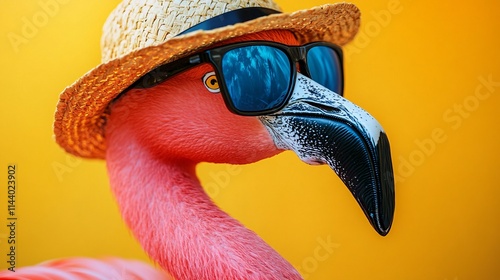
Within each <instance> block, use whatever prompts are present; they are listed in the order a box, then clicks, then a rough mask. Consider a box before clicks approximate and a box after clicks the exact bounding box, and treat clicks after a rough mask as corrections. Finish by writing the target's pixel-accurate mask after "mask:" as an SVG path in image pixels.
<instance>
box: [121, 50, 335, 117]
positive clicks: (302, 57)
mask: <svg viewBox="0 0 500 280" xmlns="http://www.w3.org/2000/svg"><path fill="white" fill-rule="evenodd" d="M247 46H270V47H274V48H277V49H279V50H281V51H283V53H285V54H286V56H287V57H288V59H289V61H290V71H291V73H290V81H289V83H290V84H289V86H288V92H287V94H286V97H285V98H284V100H283V102H282V104H280V105H279V106H276V107H275V108H271V109H268V110H261V111H241V110H239V109H237V108H236V107H235V106H234V104H233V102H232V100H231V97H230V94H229V92H228V91H227V87H226V83H225V80H224V75H223V73H222V58H223V56H224V54H226V53H227V52H229V51H231V50H233V49H237V48H241V47H247ZM317 46H326V47H329V48H330V49H332V50H333V51H334V52H335V54H336V55H337V56H338V59H339V66H340V69H339V73H340V81H339V83H340V92H338V93H337V94H339V95H343V92H344V69H343V67H344V66H343V65H344V62H343V53H342V49H341V48H340V47H339V46H337V45H335V44H332V43H329V42H312V43H308V44H305V45H302V46H288V45H284V44H280V43H276V42H270V41H246V42H238V43H234V44H229V45H224V46H220V47H216V48H213V49H208V50H205V51H202V52H199V53H197V54H194V55H190V56H188V57H184V58H181V59H178V60H176V61H173V62H170V63H167V64H164V65H160V66H158V67H157V68H155V69H153V70H152V71H150V72H148V73H147V74H146V75H144V76H142V77H141V78H139V80H137V81H136V82H134V83H133V84H132V85H131V86H130V87H129V88H128V89H132V88H139V89H141V88H142V89H144V88H151V87H154V86H156V85H158V84H160V83H162V82H164V81H165V80H167V79H169V78H171V77H173V76H175V75H177V74H179V73H181V72H183V71H186V70H188V69H190V68H192V67H195V66H198V65H200V64H202V63H210V64H212V65H213V66H214V71H215V74H216V77H217V80H218V83H219V88H220V92H221V94H222V98H223V99H224V102H225V104H226V107H227V108H228V109H229V110H230V111H231V112H233V113H235V114H238V115H242V116H262V115H267V114H272V113H275V112H278V111H280V110H281V109H283V107H285V106H286V104H287V103H288V101H289V100H290V97H291V95H292V93H293V88H294V86H295V80H296V77H297V64H298V65H299V69H300V70H301V73H302V74H304V75H305V76H307V77H309V78H311V75H310V73H309V69H308V67H307V53H308V51H309V50H310V49H311V48H314V47H317ZM311 79H312V78H311Z"/></svg>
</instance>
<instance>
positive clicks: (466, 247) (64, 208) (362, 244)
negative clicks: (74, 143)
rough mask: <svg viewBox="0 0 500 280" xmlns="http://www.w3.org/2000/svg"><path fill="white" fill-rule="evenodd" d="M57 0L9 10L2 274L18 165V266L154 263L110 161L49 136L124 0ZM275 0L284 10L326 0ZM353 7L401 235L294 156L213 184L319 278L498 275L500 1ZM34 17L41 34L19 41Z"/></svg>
mask: <svg viewBox="0 0 500 280" xmlns="http://www.w3.org/2000/svg"><path fill="white" fill-rule="evenodd" d="M49 1H51V0H40V1H38V0H37V1H27V0H26V1H25V0H23V1H13V0H7V1H2V3H1V4H0V5H1V9H0V59H1V60H0V65H1V70H0V117H1V122H0V133H1V134H0V135H1V137H0V170H2V171H1V172H0V173H1V174H0V186H2V187H1V188H0V268H4V267H5V265H6V262H5V260H6V258H7V257H6V255H5V254H6V251H5V250H6V237H7V236H8V235H7V231H6V230H7V228H6V226H5V225H4V223H6V213H7V210H6V202H7V187H6V184H7V165H8V164H11V163H12V164H16V165H17V167H18V172H17V176H18V182H17V184H18V190H17V208H16V215H17V217H18V218H19V220H18V222H17V230H18V231H17V242H18V244H17V245H18V246H17V249H18V251H17V257H18V263H17V265H18V266H26V265H32V264H36V263H38V262H41V261H44V260H48V259H52V258H61V257H69V256H89V257H101V256H121V257H124V258H136V259H143V260H147V257H146V256H145V254H144V253H143V252H142V250H141V249H140V247H139V246H138V245H137V243H136V242H135V240H134V239H133V238H132V237H131V234H130V233H129V232H128V230H127V229H126V228H125V226H124V225H123V223H122V221H121V220H120V217H119V213H118V211H117V207H116V205H115V204H114V201H113V198H112V197H111V195H110V192H109V189H108V181H107V176H106V172H105V164H104V162H102V161H92V160H80V159H76V158H74V157H71V156H68V155H66V154H65V153H64V152H63V151H62V150H61V149H60V148H59V147H58V146H56V145H55V143H54V141H53V138H52V118H53V113H54V108H55V104H56V102H57V99H58V94H59V92H60V91H61V90H62V89H63V88H64V87H65V86H67V85H69V84H71V83H72V82H73V81H74V80H76V79H77V78H78V77H80V76H82V75H83V74H84V73H85V72H86V71H88V70H89V69H91V68H92V67H94V66H96V65H97V64H98V63H99V60H100V54H99V37H100V32H101V31H100V30H101V26H102V24H103V22H104V20H105V18H106V17H107V15H108V14H109V12H110V11H111V10H112V9H113V7H114V6H115V5H116V4H117V3H118V1H116V0H113V1H97V0H92V1H69V0H65V1H62V0H59V1H58V2H55V3H57V10H55V11H53V12H51V13H50V14H49V13H48V12H47V11H45V10H44V9H43V8H42V6H41V5H40V3H46V2H49ZM53 1H55V0H52V2H53ZM277 2H278V3H279V4H280V5H281V6H282V7H283V8H284V10H285V11H294V10H297V9H302V8H308V7H312V6H315V5H318V4H323V3H327V1H319V0H318V1H284V0H281V1H277ZM354 2H355V4H357V5H358V7H359V8H360V9H361V11H362V26H361V30H360V35H359V36H358V37H357V39H356V40H355V41H354V42H353V43H352V44H351V45H350V46H348V47H346V48H345V53H346V60H347V63H346V83H347V87H346V92H345V96H346V97H347V98H349V99H351V100H352V101H354V102H355V103H357V104H359V105H360V106H361V107H363V108H365V109H366V110H368V111H369V112H371V113H372V114H373V115H374V116H375V117H376V118H377V119H378V120H379V121H380V122H381V123H382V125H383V126H384V128H385V130H386V131H387V133H388V135H389V139H390V141H391V148H392V155H393V164H394V168H395V174H396V176H397V178H396V181H397V185H396V206H397V208H396V215H395V221H394V224H393V229H392V231H391V233H390V234H389V235H388V236H387V237H385V238H382V237H379V236H378V235H377V234H376V233H375V231H374V230H373V229H372V228H371V226H370V225H369V223H368V222H367V220H366V218H365V217H364V215H363V214H362V212H361V210H360V209H359V207H358V205H357V204H356V202H355V201H354V199H352V197H351V194H350V193H349V192H348V190H347V188H345V187H344V186H343V185H342V183H341V182H340V180H339V179H337V177H336V176H335V174H334V173H333V172H332V171H330V170H329V168H328V167H325V166H322V167H313V166H308V165H306V164H304V163H302V162H300V160H299V159H298V158H297V157H296V156H295V155H294V154H292V153H290V152H287V153H284V154H282V155H280V156H277V157H275V158H272V159H269V160H265V161H262V162H259V163H256V164H253V165H249V166H238V167H230V166H226V165H209V164H202V165H201V166H200V167H199V169H198V170H199V176H200V177H201V179H202V182H203V183H204V184H205V186H207V189H208V190H209V193H210V194H211V195H212V196H213V197H214V199H215V200H216V201H217V203H218V204H219V205H220V206H221V207H222V208H223V209H225V210H226V211H228V212H229V213H230V214H231V215H233V216H234V217H236V218H237V219H239V220H240V221H242V222H243V223H244V224H245V225H247V226H248V227H250V228H251V229H253V230H254V231H256V232H257V233H258V234H259V235H260V236H262V237H263V238H264V239H265V240H266V241H267V242H269V243H270V244H271V245H272V246H273V247H274V248H276V249H277V250H278V251H279V252H280V253H281V254H282V255H283V256H284V257H285V258H286V259H288V260H289V261H290V262H291V263H292V264H293V265H294V266H295V267H297V268H299V269H300V271H302V272H303V273H304V276H306V278H307V279H432V280H445V279H448V280H463V279H499V277H500V266H499V257H500V253H499V252H500V217H499V210H498V208H499V200H500V183H499V182H500V164H499V157H500V153H499V152H500V148H499V143H500V133H499V128H500V125H499V120H500V117H499V108H500V107H499V105H500V96H499V94H500V85H499V83H498V82H500V55H499V52H500V34H499V32H500V20H499V19H498V11H499V10H500V5H499V4H498V1H494V0H490V1H487V0H476V1H468V2H459V1H429V0H426V1H407V0H401V1H397V0H392V1H391V0H377V1H373V0H370V1H368V0H363V1H361V0H358V1H354ZM463 3H466V4H463ZM43 14H45V16H44V15H43ZM28 22H30V23H31V24H35V23H36V25H35V28H34V29H32V30H28V31H27V30H24V33H25V34H24V35H23V28H24V29H26V27H25V25H27V24H29V23H28ZM29 31H31V32H29ZM15 36H18V37H19V36H20V37H23V38H24V40H22V41H15V42H13V41H12V40H13V39H12V38H14V37H15ZM18 37H15V38H18ZM18 39H19V38H18ZM481 79H483V80H488V79H490V80H492V81H494V83H493V84H494V86H492V85H490V86H489V87H485V86H484V85H483V84H484V82H483V84H482V83H481ZM495 83H496V84H495ZM490 84H491V83H490ZM478 87H479V91H478V93H479V94H480V95H478V96H476V95H475V94H476V89H478ZM479 97H481V98H479ZM459 108H462V112H459ZM145 203H147V202H145ZM321 241H330V242H331V243H333V245H332V246H333V249H331V248H330V249H329V250H330V251H329V252H328V251H326V250H325V249H324V248H322V247H321V244H322V243H321ZM322 250H323V251H322ZM318 252H319V253H320V254H318ZM325 252H326V253H325ZM325 254H326V257H325Z"/></svg>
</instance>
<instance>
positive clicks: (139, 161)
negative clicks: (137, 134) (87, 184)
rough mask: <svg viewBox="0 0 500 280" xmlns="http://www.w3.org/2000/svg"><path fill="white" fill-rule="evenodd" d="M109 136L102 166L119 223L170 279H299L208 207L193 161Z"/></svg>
mask: <svg viewBox="0 0 500 280" xmlns="http://www.w3.org/2000/svg"><path fill="white" fill-rule="evenodd" d="M116 139H118V137H117V138H116ZM116 139H113V137H110V139H109V141H108V151H107V158H106V161H107V164H108V173H109V177H110V184H111V188H112V191H113V192H114V194H115V197H116V199H117V202H118V205H119V208H120V211H121V214H122V216H123V219H124V220H125V222H126V224H127V225H128V226H129V228H130V229H131V230H132V232H133V234H134V235H135V237H136V238H137V240H138V241H139V242H140V244H141V245H142V246H143V248H144V249H145V251H146V252H147V253H148V254H149V256H150V257H151V258H152V259H153V260H155V261H156V262H157V263H158V264H159V265H161V266H162V267H163V268H164V269H165V270H167V271H168V272H169V273H170V274H172V276H174V277H175V278H176V279H249V278H251V279H302V278H301V277H300V275H299V274H298V272H297V271H296V270H295V269H294V268H293V267H292V266H291V265H290V264H289V263H288V262H287V261H286V260H284V259H283V258H282V257H281V256H280V255H279V254H278V253H277V252H276V251H274V250H273V249H272V248H271V247H270V246H269V245H267V244H266V243H265V242H264V241H263V240H262V239H261V238H260V237H258V236H257V235H256V234H255V233H254V232H252V231H251V230H249V229H247V228H245V227H244V226H243V225H242V224H241V223H239V222H238V221H236V220H235V219H233V218H231V217H230V216H229V215H228V214H227V213H225V212H223V211H222V210H220V209H219V208H218V207H217V206H216V205H215V204H214V203H213V202H212V200H211V199H210V198H209V197H208V196H207V194H206V193H205V192H204V190H203V189H202V187H201V185H200V182H199V180H198V178H197V177H196V174H195V166H196V163H194V162H189V161H185V160H180V159H165V158H161V159H160V158H157V157H155V156H153V155H152V154H151V153H150V152H149V151H147V150H146V149H145V148H143V147H141V145H139V144H137V143H136V142H134V141H133V137H119V139H118V140H116ZM124 142H127V143H124Z"/></svg>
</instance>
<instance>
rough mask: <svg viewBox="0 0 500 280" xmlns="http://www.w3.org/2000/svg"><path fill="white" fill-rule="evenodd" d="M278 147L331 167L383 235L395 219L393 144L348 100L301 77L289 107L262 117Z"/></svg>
mask: <svg viewBox="0 0 500 280" xmlns="http://www.w3.org/2000/svg"><path fill="white" fill-rule="evenodd" d="M259 118H260V120H261V121H262V123H263V124H264V125H265V126H266V128H267V129H268V130H269V132H270V134H271V136H272V137H273V139H274V142H275V144H276V146H277V147H278V148H280V149H287V150H293V151H294V152H295V153H296V154H297V155H298V156H299V157H300V159H301V160H303V161H304V162H306V163H309V164H324V163H327V164H328V165H329V166H330V167H331V168H332V169H333V170H334V171H335V173H336V174H337V175H338V176H339V177H340V179H341V180H342V181H343V182H344V184H345V185H346V186H347V187H348V188H349V190H350V191H351V192H352V194H353V196H354V198H355V199H356V200H357V201H358V203H359V205H360V206H361V208H362V209H363V211H364V213H365V215H366V216H367V218H368V220H369V221H370V223H371V224H372V226H373V227H374V228H375V230H376V231H377V232H378V233H379V234H380V235H383V236H385V235H386V234H387V233H388V232H389V230H390V228H391V225H392V220H393V216H394V179H393V178H394V176H393V170H392V162H391V153H390V148H389V141H388V139H387V136H386V134H385V133H384V131H383V130H382V127H381V126H380V124H379V123H378V122H377V121H376V120H375V119H374V118H373V117H372V116H371V115H370V114H368V113H367V112H366V111H364V110H363V109H361V108H360V107H358V106H356V105H355V104H353V103H352V102H350V101H349V100H347V99H345V98H344V97H342V96H340V95H338V94H336V93H334V92H332V91H330V90H328V89H326V88H325V87H323V86H321V85H319V84H318V83H316V82H314V81H312V80H311V79H309V78H307V77H305V76H304V75H302V74H300V73H297V79H296V82H295V88H294V92H293V94H292V97H291V98H290V101H289V103H288V104H287V106H285V108H283V110H281V111H280V112H278V113H275V114H272V115H267V116H262V117H259Z"/></svg>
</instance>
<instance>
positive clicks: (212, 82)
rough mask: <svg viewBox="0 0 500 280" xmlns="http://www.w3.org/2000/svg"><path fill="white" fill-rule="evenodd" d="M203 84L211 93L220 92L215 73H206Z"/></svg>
mask: <svg viewBox="0 0 500 280" xmlns="http://www.w3.org/2000/svg"><path fill="white" fill-rule="evenodd" d="M203 84H204V85H205V87H206V88H207V89H208V91H210V92H212V93H217V92H220V88H219V82H218V81H217V77H216V76H215V72H208V73H206V74H205V76H203Z"/></svg>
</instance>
